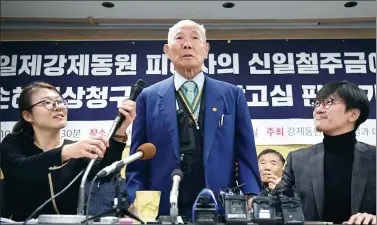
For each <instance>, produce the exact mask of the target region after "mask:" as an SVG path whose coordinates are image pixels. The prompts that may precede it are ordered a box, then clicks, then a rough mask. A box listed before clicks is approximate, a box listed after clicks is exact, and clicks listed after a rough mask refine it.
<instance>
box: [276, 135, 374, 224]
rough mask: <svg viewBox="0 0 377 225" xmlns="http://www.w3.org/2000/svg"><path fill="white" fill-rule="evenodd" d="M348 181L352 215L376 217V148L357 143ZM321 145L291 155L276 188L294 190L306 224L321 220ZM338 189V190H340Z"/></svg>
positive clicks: (322, 162) (322, 168)
mask: <svg viewBox="0 0 377 225" xmlns="http://www.w3.org/2000/svg"><path fill="white" fill-rule="evenodd" d="M354 154H355V155H354V162H353V170H352V181H351V185H352V187H351V205H352V208H351V212H352V215H353V214H356V213H358V212H361V213H369V214H373V215H376V147H374V146H371V145H367V144H364V143H360V142H357V143H356V145H355V153H354ZM323 181H324V147H323V143H320V144H316V145H313V146H311V147H308V148H304V149H300V150H297V151H293V152H290V153H289V154H288V157H287V164H286V166H285V169H284V172H283V178H282V181H281V182H280V184H279V186H283V187H287V188H292V187H293V186H294V187H295V189H296V191H297V193H298V195H299V197H300V198H301V201H302V203H303V211H304V216H305V220H306V221H322V218H323V201H324V182H323ZM339 188H341V187H339Z"/></svg>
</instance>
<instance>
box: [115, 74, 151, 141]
mask: <svg viewBox="0 0 377 225" xmlns="http://www.w3.org/2000/svg"><path fill="white" fill-rule="evenodd" d="M144 87H145V81H144V80H142V79H139V80H137V82H136V84H135V85H134V86H133V87H132V91H131V94H130V98H129V100H131V101H136V98H137V96H139V94H140V93H141V91H142V90H143V89H144ZM124 119H125V118H124V115H123V114H122V113H120V112H118V115H117V117H115V119H114V122H113V125H112V126H111V128H110V132H109V133H108V134H109V135H108V139H110V138H111V137H112V136H113V135H114V132H115V131H116V130H117V129H118V128H119V127H120V125H121V124H122V122H123V120H124Z"/></svg>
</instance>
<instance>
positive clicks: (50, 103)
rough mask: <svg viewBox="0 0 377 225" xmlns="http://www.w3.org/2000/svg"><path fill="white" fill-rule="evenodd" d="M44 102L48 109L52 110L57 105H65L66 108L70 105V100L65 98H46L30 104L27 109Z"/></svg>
mask: <svg viewBox="0 0 377 225" xmlns="http://www.w3.org/2000/svg"><path fill="white" fill-rule="evenodd" d="M41 103H42V104H43V106H44V107H45V108H46V109H48V110H52V109H55V108H56V106H57V105H63V106H64V109H66V108H67V107H68V102H67V100H65V99H64V98H58V99H56V100H53V99H45V100H42V101H40V102H37V103H35V104H33V105H31V106H29V107H28V108H27V109H31V108H33V107H34V106H36V105H38V104H41Z"/></svg>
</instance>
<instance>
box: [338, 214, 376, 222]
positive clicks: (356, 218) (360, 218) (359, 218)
mask: <svg viewBox="0 0 377 225" xmlns="http://www.w3.org/2000/svg"><path fill="white" fill-rule="evenodd" d="M343 224H376V215H372V214H368V213H357V214H355V215H353V216H351V218H350V219H349V220H348V221H345V222H343Z"/></svg>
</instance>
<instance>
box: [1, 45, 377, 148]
mask: <svg viewBox="0 0 377 225" xmlns="http://www.w3.org/2000/svg"><path fill="white" fill-rule="evenodd" d="M209 43H210V46H211V48H210V54H209V57H208V59H207V60H206V62H205V66H204V68H203V71H204V72H205V74H206V75H208V76H210V77H212V78H215V79H218V80H222V81H226V82H229V83H232V84H234V85H237V86H239V87H241V88H242V89H243V90H244V93H245V95H246V99H247V101H248V106H249V109H250V115H251V118H252V122H253V127H254V135H255V140H256V144H257V145H280V144H314V143H318V142H320V141H321V140H322V134H321V133H320V132H316V130H315V128H314V126H313V115H312V113H313V110H312V107H311V103H312V101H313V99H314V98H315V95H316V93H317V91H318V90H319V89H320V88H321V87H322V85H324V84H325V83H328V82H330V81H334V80H349V81H352V82H355V83H357V84H358V85H359V87H360V88H362V89H363V90H365V91H366V93H367V96H368V98H369V100H370V102H371V111H370V115H369V119H368V120H367V121H366V122H365V123H364V124H363V125H361V127H360V128H359V129H358V131H357V135H358V140H359V141H363V142H366V143H368V144H372V145H375V144H376V120H375V119H376V110H375V109H376V51H375V50H376V41H375V39H346V40H341V39H332V40H324V39H323V40H322V39H314V40H235V41H225V40H224V41H220V40H216V41H210V42H209ZM164 44H165V41H41V42H39V41H10V42H6V41H5V42H2V43H1V56H0V57H1V58H0V59H1V62H0V66H1V71H0V87H1V96H0V107H1V108H0V110H1V111H0V119H1V140H2V139H3V138H4V136H5V135H6V134H8V133H9V132H10V131H11V129H12V127H13V124H14V122H15V121H16V120H18V118H19V113H18V97H19V94H20V92H21V88H22V87H23V86H24V85H26V84H27V83H30V82H32V81H36V80H39V81H46V82H49V83H51V84H53V85H55V86H57V87H58V88H59V90H60V91H61V93H62V94H63V97H64V98H66V99H67V100H68V102H69V115H68V120H69V122H68V125H67V127H66V128H65V129H63V130H62V137H64V138H70V139H78V138H80V137H83V136H90V135H106V133H107V132H108V130H109V129H110V126H111V124H112V120H113V119H114V118H115V116H116V114H117V102H118V101H119V100H120V99H122V98H123V97H124V96H129V94H130V90H131V86H133V85H134V84H135V82H136V81H137V80H138V79H144V80H145V81H146V82H147V86H150V85H152V84H154V83H156V82H158V81H161V80H163V79H166V78H168V77H169V76H171V75H172V74H173V73H174V67H173V65H172V64H171V62H170V61H169V60H168V59H167V57H166V56H165V55H164V54H163V51H162V47H163V45H164ZM156 132H158V131H156Z"/></svg>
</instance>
